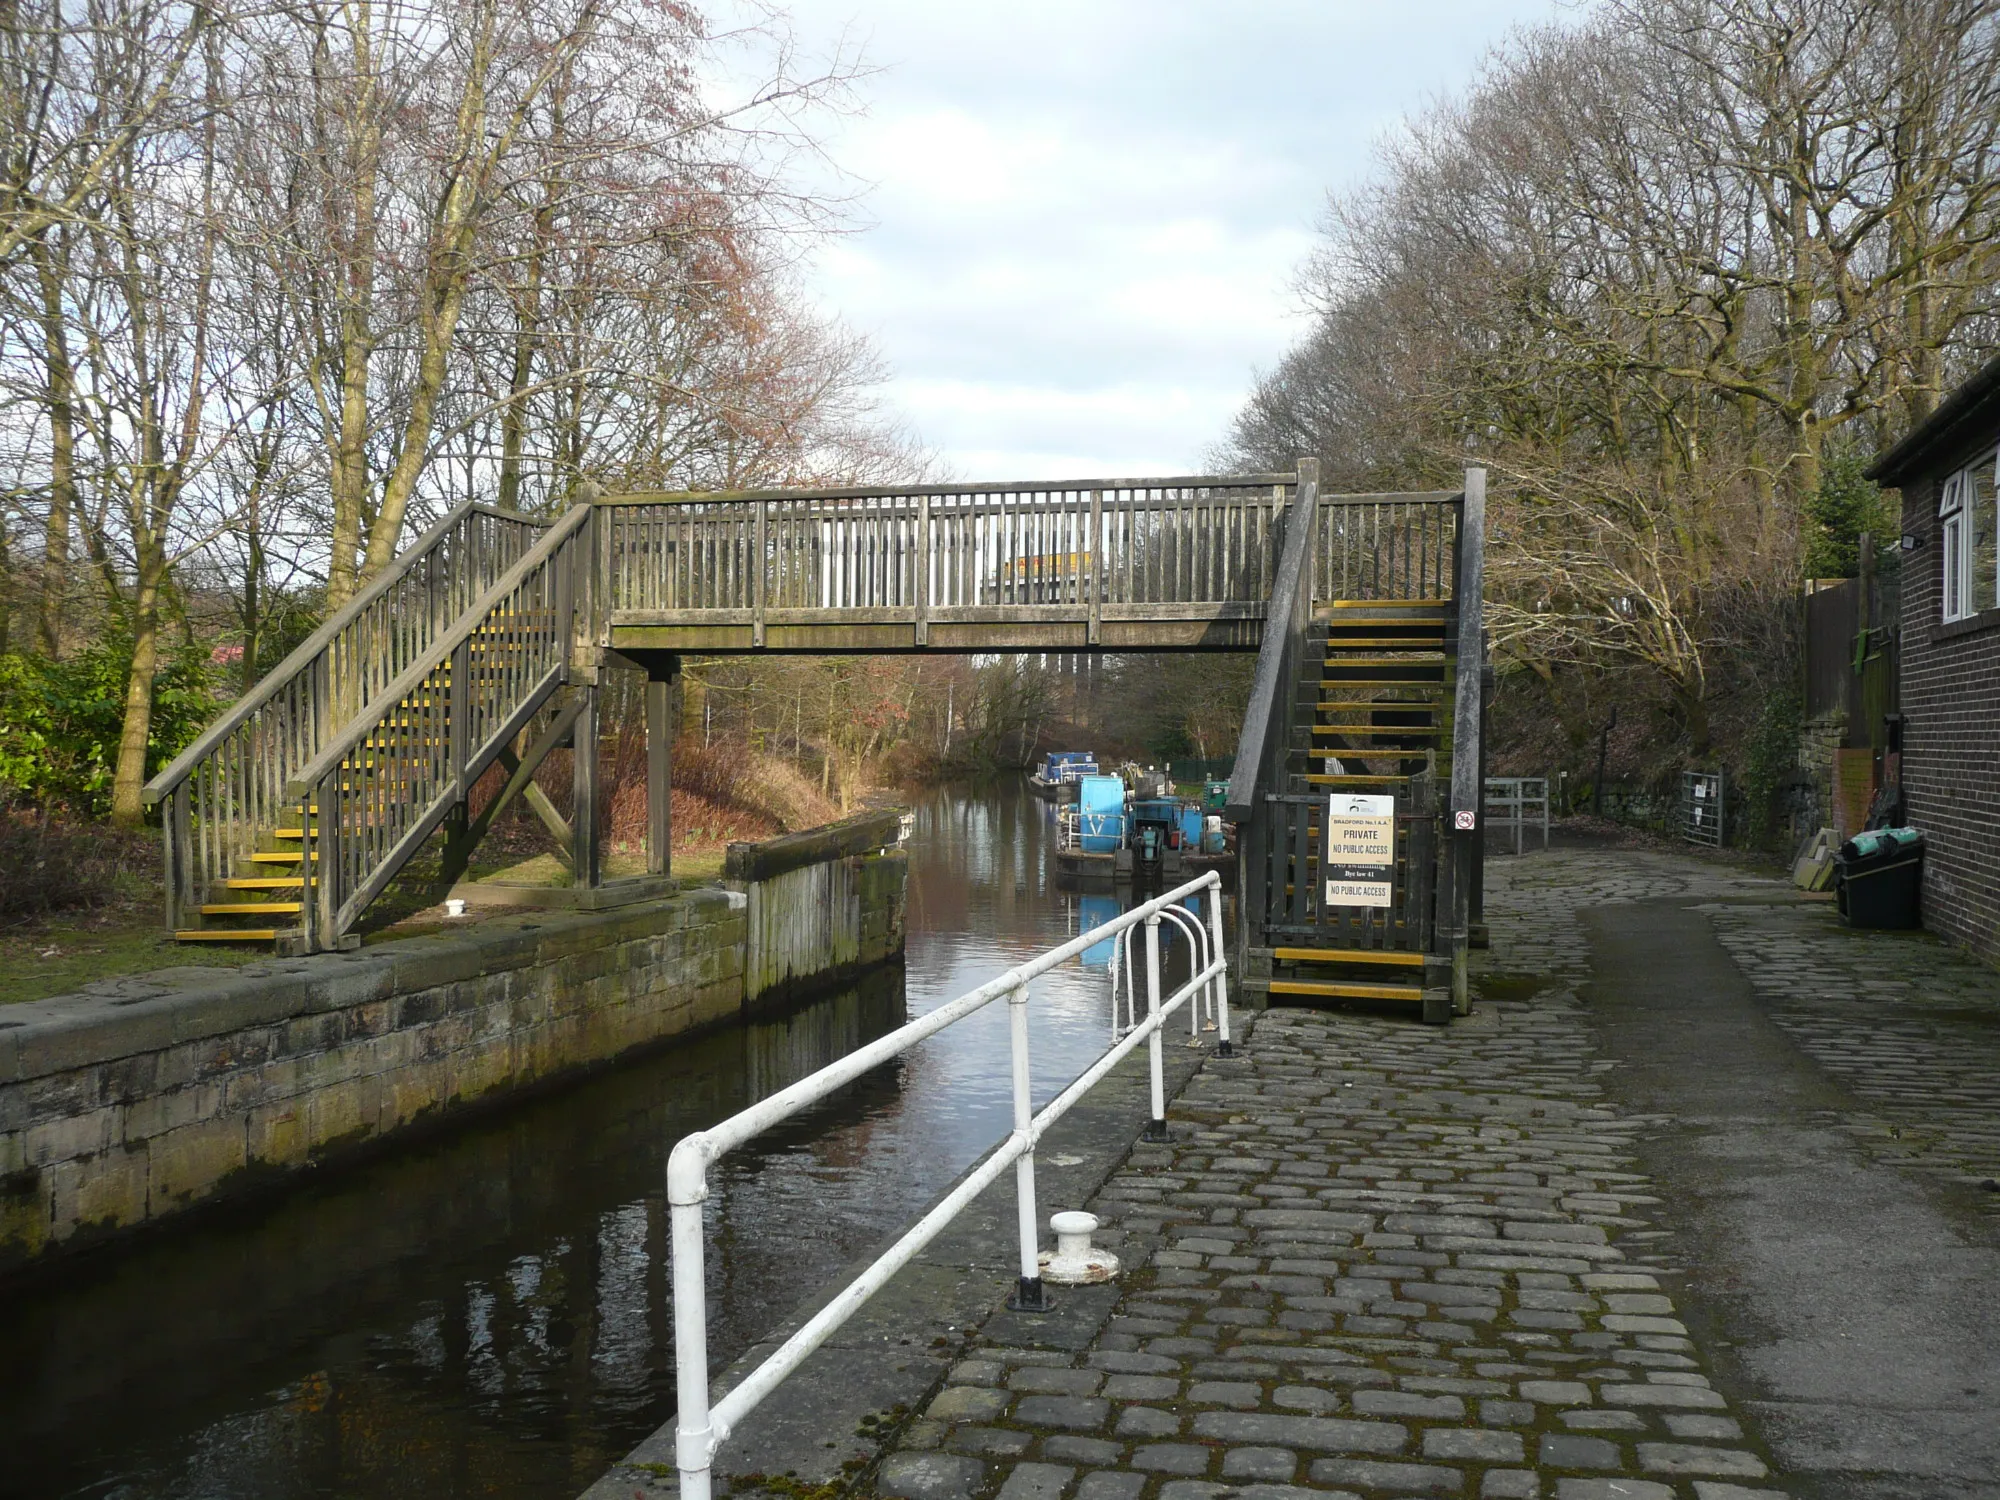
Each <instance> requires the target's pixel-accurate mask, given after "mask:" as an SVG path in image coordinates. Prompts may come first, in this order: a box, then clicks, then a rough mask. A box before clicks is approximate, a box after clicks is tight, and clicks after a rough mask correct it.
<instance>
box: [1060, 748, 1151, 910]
mask: <svg viewBox="0 0 2000 1500" xmlns="http://www.w3.org/2000/svg"><path fill="white" fill-rule="evenodd" d="M1076 787H1077V800H1076V803H1075V805H1074V806H1071V807H1064V808H1060V809H1059V810H1058V811H1057V813H1056V875H1057V877H1058V878H1059V879H1068V880H1073V881H1077V882H1079V883H1090V884H1107V885H1108V884H1111V883H1112V882H1114V881H1116V880H1118V879H1120V878H1130V872H1131V868H1132V851H1131V850H1130V849H1128V848H1127V847H1126V843H1125V835H1126V828H1127V825H1128V821H1129V820H1128V819H1127V818H1126V815H1125V783H1124V782H1123V781H1121V780H1120V779H1119V778H1118V777H1116V776H1097V775H1086V776H1079V777H1078V778H1077V780H1076Z"/></svg>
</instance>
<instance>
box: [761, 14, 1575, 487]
mask: <svg viewBox="0 0 2000 1500" xmlns="http://www.w3.org/2000/svg"><path fill="white" fill-rule="evenodd" d="M1553 5H1554V0H1408V3H1404V4H1400V5H1389V4H1382V3H1379V0H1266V3H1256V4H1241V5H1236V6H1218V5H1215V4H1213V3H1197V0H1150V3H1140V0H1095V3H1090V0H1082V3H1079V0H1068V3H1061V4H1059V3H1056V0H1012V3H1008V4H1004V5H1003V4H977V5H969V4H958V5H952V4H946V3H939V0H794V3H793V5H792V7H791V9H792V15H793V24H794V26H795V28H796V31H797V34H798V36H799V38H800V40H801V42H802V43H803V44H804V45H805V46H806V47H807V48H808V49H809V50H811V49H818V50H820V51H831V50H832V49H833V48H834V47H835V46H836V45H837V44H839V42H840V41H841V40H842V39H843V38H847V39H850V40H851V39H854V38H860V39H862V40H863V41H864V43H865V46H866V53H867V57H868V60H869V61H870V62H872V63H874V64H876V65H877V66H879V67H880V68H881V69H882V71H880V72H878V73H876V74H875V75H874V76H872V77H870V78H869V79H867V80H866V81H865V82H864V84H863V86H862V89H863V93H864V94H865V95H866V96H867V99H868V101H869V102H868V109H867V112H866V113H865V114H864V115H862V116H859V117H857V118H853V119H850V120H847V121H845V122H842V123H841V124H840V125H839V126H838V127H837V128H836V129H835V130H834V131H833V132H832V134H831V138H830V140H829V142H828V144H829V147H830V149H831V153H832V155H833V157H834V159H835V160H837V161H838V162H839V163H840V164H841V166H842V167H843V168H845V169H846V170H847V171H849V172H851V173H853V174H855V175H856V176H857V177H859V178H861V179H863V180H865V181H866V182H868V183H871V184H873V186H872V189H871V190H870V191H869V192H868V193H867V194H866V195H865V196H864V198H863V212H864V214H865V215H866V217H867V219H868V220H869V221H871V226H870V227H868V228H866V229H865V230H863V231H862V232H859V233H856V234H853V235H850V236H847V237H844V238H842V239H840V240H838V241H836V242H835V243H833V244H831V245H829V246H828V247H827V248H826V250H825V251H824V252H823V253H822V254H821V255H819V256H818V257H817V260H816V263H815V266H814V269H813V271H812V274H811V277H810V286H811V289H812V292H813V295H814V296H815V297H816V298H817V299H818V301H819V302H820V303H821V305H822V306H823V307H824V308H825V309H826V310H827V311H828V312H830V313H832V314H834V315H836V316H838V317H840V318H841V319H843V320H844V321H846V322H847V323H848V324H849V325H850V326H852V327H855V328H857V329H859V330H860V331H862V332H864V333H866V334H868V335H869V336H871V337H872V338H873V339H874V340H875V342H876V344H877V345H878V347H879V348H880V349H881V351H882V353H883V355H884V356H885V357H886V359H887V360H888V363H889V365H890V367H891V369H892V370H893V371H894V372H895V378H894V379H893V380H892V382H891V384H890V388H889V392H888V395H889V398H890V401H891V403H892V404H893V405H895V406H899V407H900V408H901V410H902V412H903V413H904V414H905V415H906V416H907V418H908V420H909V422H910V425H911V426H912V428H913V429H914V431H915V432H916V434H917V435H918V436H919V437H920V438H922V439H923V440H925V441H926V442H928V443H930V444H932V445H933V446H934V447H936V448H937V449H938V450H939V451H940V453H941V454H942V455H943V456H944V458H945V460H946V462H947V463H948V464H949V465H950V466H951V468H952V470H953V471H954V472H955V473H957V474H958V475H960V476H962V477H968V478H969V477H980V476H988V475H990V476H993V477H999V478H1030V477H1064V476H1070V475H1079V476H1080V475H1090V474H1104V475H1110V474H1113V473H1116V474H1120V475H1124V474H1147V473H1150V474H1160V473H1184V472H1187V471H1188V470H1189V469H1190V468H1193V467H1197V466H1199V463H1200V460H1201V456H1202V454H1203V453H1204V451H1205V450H1207V449H1208V448H1209V447H1211V446H1212V445H1213V444H1215V443H1216V442H1217V441H1219V440H1220V439H1221V438H1223V437H1224V436H1225V435H1226V433H1227V430H1228V426H1229V422H1230V420H1231V418H1232V417H1233V416H1234V414H1235V412H1236V410H1237V409H1238V407H1239V406H1240V404H1241V402H1242V400H1243V398H1244V396H1245V395H1246V394H1247V393H1248V390H1249V386H1250V381H1251V378H1252V374H1253V370H1254V369H1255V368H1257V367H1269V366H1270V365H1271V364H1273V363H1275V362H1276V360H1277V359H1278V358H1279V357H1280V356H1282V354H1283V353H1284V351H1285V349H1286V348H1287V346H1288V345H1289V344H1290V343H1291V342H1292V340H1293V339H1294V338H1295V337H1296V336H1297V334H1298V333H1299V331H1300V328H1301V321H1300V318H1299V314H1298V311H1297V306H1296V297H1295V294H1294V292H1293V285H1292V283H1293V278H1294V275H1295V273H1296V271H1297V268H1298V266H1299V264H1300V262H1301V261H1302V260H1303V258H1304V257H1305V255H1306V254H1307V253H1308V251H1309V250H1310V248H1311V246H1312V242H1313V226H1314V224H1315V222H1316V221H1317V219H1318V217H1319V213H1320V210H1321V207H1322V205H1323V204H1324V201H1325V193H1326V191H1327V189H1328V188H1329V187H1336V186H1340V185H1343V184H1348V183H1352V182H1354V181H1356V180H1358V179H1359V178H1360V177H1361V176H1362V175H1363V174H1364V173H1365V172H1366V171H1367V169H1368V164H1369V160H1370V153H1371V150H1372V147H1373V144H1374V142H1375V140H1376V138H1377V137H1378V136H1379V135H1380V134H1381V133H1382V132H1383V131H1384V130H1386V129H1388V128H1391V127H1392V126H1393V125H1394V123H1395V122H1396V120H1397V119H1399V118H1400V117H1401V116H1402V115H1404V114H1406V113H1408V112H1411V111H1414V110H1416V109H1419V108H1421V107H1422V106H1423V105H1424V103H1425V102H1426V101H1427V100H1428V99H1430V98H1433V97H1436V96H1437V95H1439V94H1441V93H1446V92H1450V91H1452V90H1455V89H1457V88H1459V87H1461V86H1462V85H1463V84H1464V83H1465V82H1466V81H1467V80H1468V79H1469V78H1470V77H1471V75H1472V72H1473V70H1474V68H1475V67H1476V65H1477V62H1478V59H1479V56H1480V54H1481V53H1482V52H1483V51H1484V50H1485V49H1486V48H1487V47H1489V46H1490V45H1492V44H1493V43H1495V42H1497V41H1499V40H1501V38H1502V37H1503V36H1504V34H1505V32H1506V31H1507V29H1508V28H1509V27H1510V26H1511V25H1513V24H1515V23H1517V22H1521V21H1534V20H1538V19H1542V18H1544V17H1546V16H1548V15H1549V14H1550V13H1551V11H1552V8H1553Z"/></svg>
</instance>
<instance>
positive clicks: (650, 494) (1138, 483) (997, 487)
mask: <svg viewBox="0 0 2000 1500" xmlns="http://www.w3.org/2000/svg"><path fill="white" fill-rule="evenodd" d="M1291 482H1292V476H1291V475H1290V474H1164V475H1159V476H1156V477H1153V478H1140V479H1005V480H1000V479H982V480H978V481H968V482H967V483H964V484H902V485H895V484H863V485H836V486H830V487H826V488H821V489H800V490H633V491H629V492H626V493H623V494H617V495H611V494H605V495H599V496H598V497H597V499H596V501H595V503H596V504H598V505H603V506H620V505H707V504H711V503H718V504H719V503H725V502H730V501H738V500H899V499H902V498H903V497H905V496H908V497H909V498H911V499H916V498H918V497H920V496H924V495H930V496H939V495H1051V494H1061V493H1065V492H1068V491H1074V490H1084V491H1088V490H1126V489H1132V490H1137V489H1147V490H1184V489H1264V488H1268V487H1269V486H1271V485H1274V484H1290V483H1291Z"/></svg>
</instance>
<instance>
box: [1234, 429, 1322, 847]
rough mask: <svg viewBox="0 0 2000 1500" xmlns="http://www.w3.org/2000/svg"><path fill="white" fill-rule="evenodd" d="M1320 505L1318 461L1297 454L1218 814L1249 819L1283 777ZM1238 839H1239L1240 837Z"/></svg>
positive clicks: (1239, 820) (1309, 615)
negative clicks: (1252, 672)
mask: <svg viewBox="0 0 2000 1500" xmlns="http://www.w3.org/2000/svg"><path fill="white" fill-rule="evenodd" d="M1318 508H1319V461H1318V460H1317V459H1311V458H1302V459H1300V460H1299V473H1298V492H1297V494H1296V495H1294V496H1293V498H1292V506H1291V509H1290V510H1289V511H1287V512H1286V515H1285V539H1284V546H1283V549H1282V550H1281V551H1280V552H1279V554H1278V566H1277V569H1276V571H1275V575H1274V577H1273V581H1272V587H1271V602H1270V604H1269V605H1268V606H1267V608H1266V610H1265V614H1264V639H1263V642H1262V644H1261V645H1260V646H1259V647H1258V649H1257V670H1256V673H1255V675H1254V676H1252V678H1251V680H1250V702H1249V706H1248V707H1247V708H1246V709H1245V710H1244V713H1243V734H1242V737H1241V738H1240V739H1239V740H1238V741H1237V744H1236V764H1235V766H1233V767H1232V768H1231V770H1230V773H1229V797H1228V800H1227V802H1226V803H1225V804H1224V806H1223V810H1222V815H1223V817H1225V818H1227V819H1228V820H1229V821H1230V822H1232V823H1237V824H1244V823H1250V822H1252V821H1253V820H1254V819H1255V818H1256V816H1257V805H1258V803H1257V799H1258V797H1259V795H1260V794H1261V793H1263V792H1264V791H1267V790H1269V788H1270V786H1271V783H1272V780H1273V778H1274V777H1278V778H1279V779H1282V772H1283V769H1284V764H1285V755H1286V753H1287V752H1288V751H1289V750H1290V748H1291V746H1290V743H1289V741H1290V737H1291V736H1290V730H1291V719H1292V713H1293V704H1292V699H1293V698H1294V697H1295V696H1296V694H1297V684H1296V683H1295V682H1294V680H1293V679H1294V678H1295V677H1296V676H1297V675H1298V663H1299V656H1300V653H1301V652H1302V651H1303V650H1304V647H1305V635H1306V627H1307V624H1308V623H1309V622H1310V620H1311V618H1312V590H1311V588H1310V587H1309V586H1308V574H1309V572H1310V570H1311V567H1312V556H1313V547H1312V543H1313V522H1314V520H1315V519H1316V512H1317V510H1318ZM1239 847H1240V844H1239Z"/></svg>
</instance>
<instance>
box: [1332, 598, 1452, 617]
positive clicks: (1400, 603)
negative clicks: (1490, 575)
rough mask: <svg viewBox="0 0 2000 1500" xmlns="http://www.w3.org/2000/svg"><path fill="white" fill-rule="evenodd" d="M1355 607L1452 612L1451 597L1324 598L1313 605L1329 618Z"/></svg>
mask: <svg viewBox="0 0 2000 1500" xmlns="http://www.w3.org/2000/svg"><path fill="white" fill-rule="evenodd" d="M1346 609H1353V610H1362V609H1424V610H1435V611H1436V612H1437V613H1438V614H1440V615H1449V614H1450V613H1451V600H1449V599H1322V600H1321V601H1320V602H1319V603H1318V604H1317V605H1315V606H1314V607H1313V612H1314V613H1315V614H1316V615H1317V616H1318V617H1319V618H1320V619H1327V618H1329V617H1330V616H1331V615H1332V614H1337V613H1338V612H1339V611H1341V610H1346Z"/></svg>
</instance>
